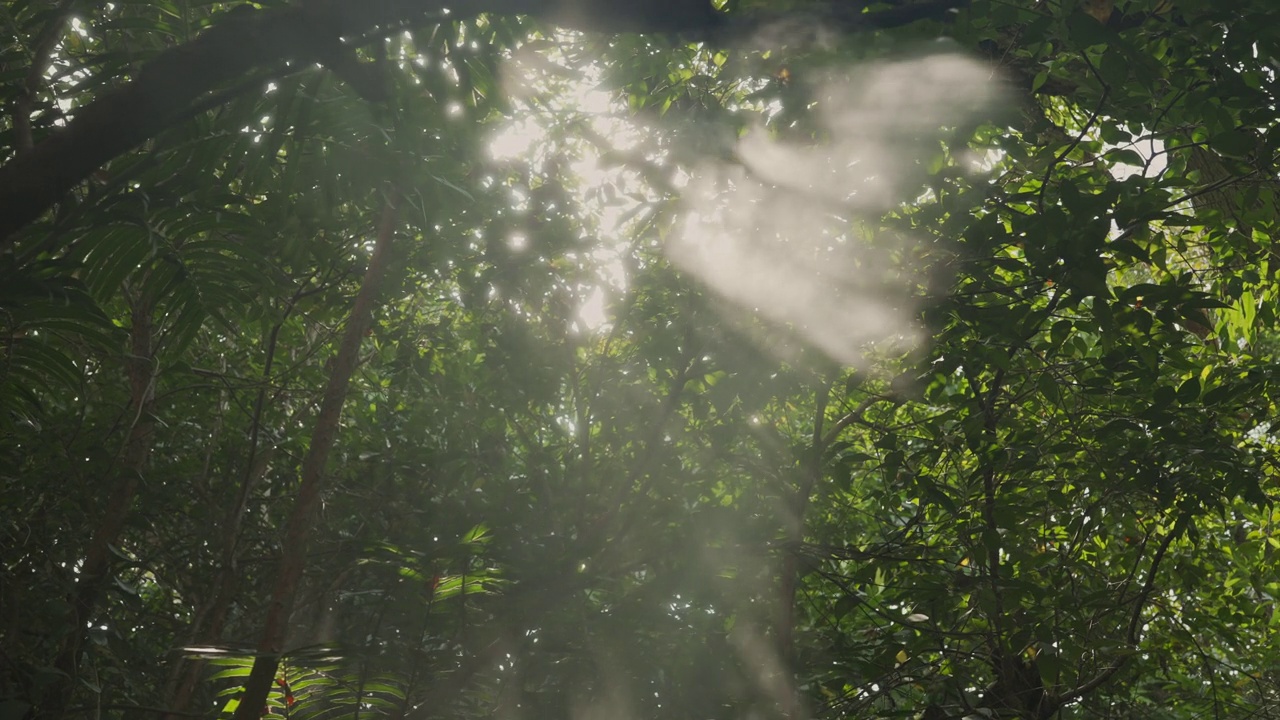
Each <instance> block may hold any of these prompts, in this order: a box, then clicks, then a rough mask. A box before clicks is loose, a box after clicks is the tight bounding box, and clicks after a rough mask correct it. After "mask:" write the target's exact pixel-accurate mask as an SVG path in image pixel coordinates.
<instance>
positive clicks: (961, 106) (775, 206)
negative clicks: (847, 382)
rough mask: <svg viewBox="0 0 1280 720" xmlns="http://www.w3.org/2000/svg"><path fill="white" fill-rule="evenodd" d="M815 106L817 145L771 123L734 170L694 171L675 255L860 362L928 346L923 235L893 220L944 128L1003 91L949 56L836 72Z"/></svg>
mask: <svg viewBox="0 0 1280 720" xmlns="http://www.w3.org/2000/svg"><path fill="white" fill-rule="evenodd" d="M810 102H811V105H810V107H811V109H812V112H813V113H814V114H815V117H816V128H815V130H816V132H813V133H809V134H808V135H809V137H815V136H816V137H817V138H818V139H817V140H807V141H806V142H803V143H802V142H796V141H788V140H783V139H779V136H785V135H786V132H785V131H783V132H778V131H776V130H773V129H770V128H765V127H759V128H756V129H753V130H751V131H750V132H748V133H747V134H746V135H745V136H743V137H742V138H741V139H740V140H738V141H737V143H736V145H735V147H734V152H733V158H732V160H729V161H722V162H716V163H706V164H703V165H701V166H699V167H697V168H695V169H694V170H693V172H692V173H691V176H692V177H691V180H690V182H689V185H688V187H687V188H686V191H685V194H684V203H685V207H684V216H683V222H682V223H681V226H680V228H679V230H678V231H677V232H676V233H675V234H674V237H673V238H672V239H671V241H670V242H669V243H668V246H667V251H668V255H669V257H670V259H671V260H672V261H673V262H674V263H675V264H676V265H677V266H679V267H680V268H681V269H683V270H684V271H686V272H688V273H691V274H693V275H695V276H697V277H698V278H699V279H700V280H701V281H702V282H703V283H705V284H706V285H707V286H708V287H709V288H711V289H712V290H714V291H715V292H716V293H717V294H718V295H720V296H721V297H723V298H724V299H726V300H727V301H729V302H730V303H732V304H733V305H735V306H737V307H739V308H741V309H742V310H744V311H746V312H748V313H751V314H756V315H758V316H759V317H762V318H764V319H765V320H767V321H770V322H773V323H781V324H784V325H786V326H788V327H790V328H792V329H793V330H794V331H795V332H798V333H799V334H801V335H802V336H803V337H804V338H806V339H807V340H808V341H809V342H811V343H813V344H814V345H815V346H817V347H818V348H820V349H821V350H823V351H824V352H825V353H826V354H828V355H829V356H831V357H832V358H833V359H835V360H838V361H841V362H844V363H848V364H851V365H860V364H863V362H864V359H865V357H866V353H867V352H868V350H869V348H870V347H872V346H873V345H876V344H883V343H885V342H891V343H894V344H896V345H906V346H909V345H910V344H912V343H914V342H915V341H916V340H917V336H918V330H917V329H916V326H915V322H914V316H915V304H916V303H915V301H914V298H915V297H918V295H919V293H920V290H921V288H922V287H923V286H924V284H925V283H927V282H928V281H929V279H930V278H929V277H928V269H927V268H925V267H922V266H921V264H920V263H918V262H914V261H913V259H912V258H913V255H915V253H916V251H917V250H918V249H919V247H920V246H919V245H918V243H919V242H920V239H919V238H912V237H910V236H907V235H904V234H902V233H900V232H896V231H889V230H886V229H884V228H883V227H882V222H881V218H882V217H883V215H884V214H885V213H886V212H887V211H889V210H891V209H893V208H895V207H897V206H899V205H902V204H904V203H909V202H915V201H917V200H919V199H920V198H921V195H922V192H923V190H924V186H923V180H924V179H925V177H926V175H927V172H928V170H929V169H930V165H931V164H935V163H936V162H937V160H939V159H940V157H941V153H942V152H943V150H942V145H941V140H942V137H943V134H944V130H945V129H946V128H950V127H955V126H958V125H962V124H964V123H968V122H971V121H972V119H973V118H974V117H975V116H976V114H978V113H983V112H987V111H990V110H991V109H992V108H993V107H994V106H995V105H996V104H998V102H999V88H998V83H997V82H995V81H994V80H993V79H992V77H991V70H990V69H989V67H987V66H985V65H983V64H982V63H979V62H977V61H975V60H972V59H969V58H967V57H963V56H960V55H954V54H942V55H931V56H927V57H921V58H915V59H911V60H903V61H897V62H885V63H876V64H867V65H860V66H857V67H854V68H850V69H847V70H844V71H841V72H840V73H838V74H837V73H828V75H827V76H826V77H823V78H821V79H820V80H818V81H816V82H814V83H813V84H812V93H811V99H810ZM952 152H953V153H955V149H953V151H952ZM960 160H961V161H967V159H965V158H960ZM970 162H972V161H970ZM972 164H973V165H974V166H976V165H977V163H976V162H972ZM935 169H936V168H935Z"/></svg>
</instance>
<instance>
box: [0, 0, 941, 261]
mask: <svg viewBox="0 0 1280 720" xmlns="http://www.w3.org/2000/svg"><path fill="white" fill-rule="evenodd" d="M965 2H966V0H928V1H926V2H918V3H914V2H913V3H900V4H898V5H897V6H896V7H892V8H890V9H888V10H884V11H880V12H874V13H861V12H859V13H850V12H843V13H842V12H839V11H838V10H839V8H840V7H841V3H839V2H838V0H833V2H831V3H829V4H828V6H827V11H826V12H820V13H819V15H820V16H822V17H826V16H827V15H830V17H831V18H832V19H833V22H831V23H830V25H831V26H833V27H836V28H838V29H842V30H845V31H859V30H875V29H884V28H890V27H898V26H900V25H906V24H909V23H913V22H916V21H918V20H925V19H941V18H942V17H944V16H945V14H946V13H947V12H949V11H950V10H951V9H953V8H956V7H959V6H961V5H963V4H964V3H965ZM446 12H447V18H448V19H449V21H457V20H461V19H466V18H470V17H474V16H476V15H479V14H481V13H496V14H506V15H512V14H514V15H530V16H533V17H536V18H539V19H542V20H546V21H548V22H552V23H554V24H558V25H561V26H564V27H568V28H571V29H581V30H593V31H603V32H667V33H684V34H688V35H690V36H697V37H702V38H706V39H714V40H716V41H717V42H723V43H732V42H733V41H734V40H735V39H737V40H741V39H744V38H751V37H754V36H756V35H757V34H758V31H759V30H760V28H761V27H763V26H764V25H765V24H767V23H768V22H772V21H775V20H776V19H777V18H776V17H775V18H766V17H763V16H744V17H742V18H735V17H731V16H729V15H726V14H722V13H718V12H715V11H713V10H711V5H710V4H709V3H707V2H701V1H700V0H647V1H646V2H634V1H633V0H459V2H455V3H449V5H448V8H447V11H446V8H445V2H444V0H310V1H309V2H305V3H300V4H298V5H292V6H287V7H278V8H272V9H269V10H253V9H250V8H249V7H248V6H240V7H238V8H236V9H235V10H233V11H230V12H228V13H226V14H225V16H224V17H223V18H221V20H220V21H219V22H217V23H216V24H214V26H213V27H211V28H209V30H207V31H206V32H204V33H203V34H201V35H200V36H199V37H197V38H196V39H194V40H192V41H191V42H189V43H186V44H184V45H180V46H178V47H175V48H172V49H170V50H167V51H165V52H163V53H161V54H160V55H159V56H157V57H155V58H154V59H152V60H151V61H149V62H147V63H146V64H144V65H143V66H142V68H141V69H140V70H139V72H138V75H137V79H136V80H135V81H134V82H132V83H130V84H129V85H127V86H125V87H123V88H121V89H119V90H117V91H114V92H110V93H107V94H105V95H103V96H101V97H99V98H98V99H97V100H94V101H93V102H91V103H89V104H88V105H86V106H84V107H82V108H76V109H75V110H74V111H73V113H72V115H73V117H72V119H71V121H70V122H69V123H68V124H67V126H66V127H65V128H63V129H61V130H59V131H57V132H54V133H53V134H51V135H50V136H49V137H48V138H46V139H45V140H44V141H43V142H41V143H39V144H38V145H36V146H35V147H33V148H31V149H30V150H27V151H25V152H22V153H19V154H18V155H17V156H15V157H13V158H11V159H10V160H9V161H8V162H7V163H5V164H4V165H3V166H2V167H0V252H3V251H5V250H7V249H8V248H9V247H10V246H12V244H13V235H14V233H16V232H17V231H18V230H21V229H22V228H23V227H25V226H27V225H28V224H30V223H32V222H34V221H35V220H37V219H38V218H39V217H40V216H41V215H43V214H44V213H45V212H47V211H48V210H49V209H51V208H52V207H53V206H54V205H56V204H57V203H58V202H59V201H61V200H62V198H63V197H65V196H66V194H67V193H68V192H69V191H71V190H72V189H73V188H75V187H76V186H77V185H79V184H80V183H82V182H84V181H85V180H86V179H87V178H88V177H89V176H90V175H91V174H92V173H93V172H94V171H95V170H96V169H98V168H99V167H101V166H102V165H103V164H105V163H107V162H108V161H110V160H112V159H113V158H116V157H118V156H120V155H122V154H124V153H126V152H128V151H129V150H132V149H133V148H135V147H137V146H138V145H141V144H142V143H144V142H146V141H147V140H150V139H152V138H154V137H156V136H157V135H158V134H159V133H161V132H162V131H164V130H165V129H167V128H169V127H171V126H173V125H175V124H177V123H179V122H181V121H182V120H183V119H184V118H185V117H187V115H188V114H189V112H190V109H191V108H192V107H193V106H196V104H197V103H199V102H200V101H201V100H202V99H207V98H208V97H209V96H211V95H212V94H213V93H216V92H218V90H219V89H221V88H225V87H226V86H228V85H230V84H233V83H235V82H236V81H237V80H239V79H241V78H243V77H245V76H246V75H248V74H249V73H251V72H252V71H254V70H260V69H263V68H276V67H280V66H282V65H284V63H285V62H287V61H295V62H317V63H321V64H326V63H328V64H330V65H336V67H333V68H331V69H334V70H335V71H336V72H337V73H338V74H339V77H343V78H344V79H346V80H348V81H355V82H356V84H357V85H358V87H356V88H355V89H356V90H357V91H358V92H360V93H361V94H364V95H367V96H373V97H376V96H377V95H378V89H379V88H378V86H377V83H376V79H374V80H369V78H368V75H367V73H365V72H363V68H362V67H360V66H359V64H358V63H354V58H353V57H352V56H351V55H350V47H351V46H352V45H353V44H358V43H361V42H367V41H370V40H373V39H376V38H378V37H381V36H383V35H386V34H389V33H391V32H395V31H398V30H401V29H403V28H405V27H408V26H412V25H418V24H422V23H425V22H439V21H441V20H442V19H444V18H445V17H446ZM353 65H354V67H353ZM356 70H360V72H356ZM362 80H369V81H368V82H362Z"/></svg>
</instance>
